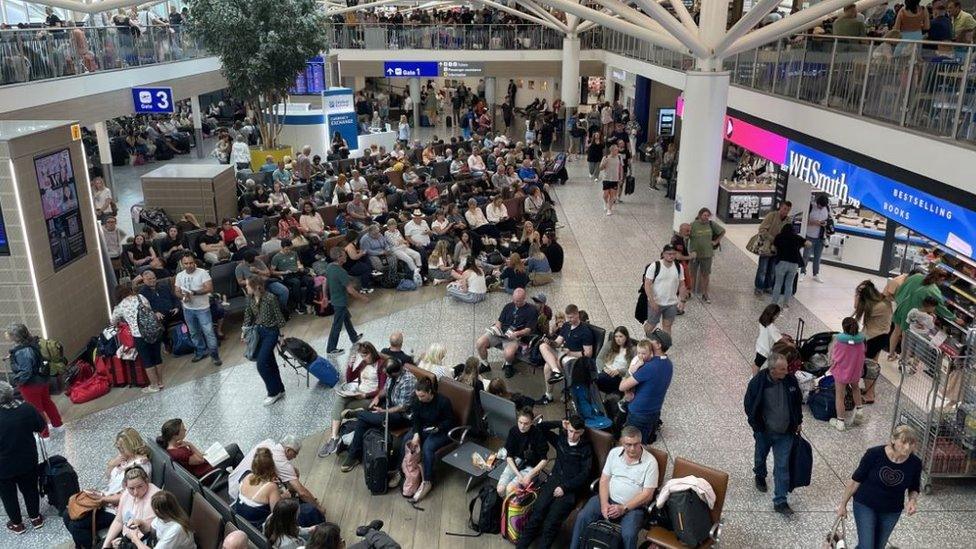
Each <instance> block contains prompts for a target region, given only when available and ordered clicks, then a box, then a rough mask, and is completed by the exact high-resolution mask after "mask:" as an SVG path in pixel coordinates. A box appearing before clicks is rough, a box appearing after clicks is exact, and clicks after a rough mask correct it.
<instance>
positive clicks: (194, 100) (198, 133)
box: [190, 95, 203, 158]
mask: <svg viewBox="0 0 976 549" xmlns="http://www.w3.org/2000/svg"><path fill="white" fill-rule="evenodd" d="M190 117H191V118H192V119H193V138H194V139H196V142H197V146H196V147H194V148H195V149H196V150H197V158H203V111H201V110H200V96H199V95H191V96H190Z"/></svg>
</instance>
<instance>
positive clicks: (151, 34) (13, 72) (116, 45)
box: [0, 26, 208, 85]
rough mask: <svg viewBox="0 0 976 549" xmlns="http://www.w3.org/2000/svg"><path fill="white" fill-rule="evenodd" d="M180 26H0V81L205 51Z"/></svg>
mask: <svg viewBox="0 0 976 549" xmlns="http://www.w3.org/2000/svg"><path fill="white" fill-rule="evenodd" d="M207 55H208V54H207V53H206V52H205V51H204V50H203V49H202V48H201V47H200V46H199V45H198V43H197V41H196V40H195V39H193V38H192V37H191V36H190V33H189V32H185V30H184V29H181V28H180V27H179V26H153V27H147V28H143V29H142V30H141V31H139V30H137V29H134V28H131V27H67V28H51V29H13V30H0V85H8V84H17V83H22V82H36V81H39V80H47V79H51V78H63V77H68V76H76V75H83V74H88V73H93V72H102V71H110V70H116V69H125V68H129V67H142V66H145V65H155V64H158V63H169V62H172V61H184V60H187V59H196V58H200V57H206V56H207Z"/></svg>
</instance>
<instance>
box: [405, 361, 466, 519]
mask: <svg viewBox="0 0 976 549" xmlns="http://www.w3.org/2000/svg"><path fill="white" fill-rule="evenodd" d="M414 394H415V395H416V397H417V398H415V399H414V401H413V402H412V403H411V404H410V420H411V423H412V426H411V428H410V431H408V432H407V436H406V437H405V438H404V440H405V441H406V443H405V444H404V447H406V446H413V448H415V449H417V448H419V449H420V450H421V452H422V453H423V460H422V461H423V482H421V483H420V488H418V489H417V492H416V493H415V494H414V496H413V501H414V503H416V502H418V501H420V500H422V499H423V498H424V496H426V495H427V494H429V493H430V490H431V488H433V483H434V466H435V465H437V450H439V449H441V448H442V447H444V446H446V445H447V444H450V442H451V439H450V438H448V436H447V433H448V431H450V430H451V428H452V427H454V424H455V422H454V409H453V408H452V407H451V401H450V400H448V399H447V397H445V396H444V395H439V394H437V388H436V387H435V385H434V382H433V381H432V380H431V379H430V378H428V377H424V378H421V379H418V380H417V386H416V389H414ZM403 454H406V448H404V451H403V453H402V454H401V455H403Z"/></svg>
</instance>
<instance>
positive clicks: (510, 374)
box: [502, 364, 515, 379]
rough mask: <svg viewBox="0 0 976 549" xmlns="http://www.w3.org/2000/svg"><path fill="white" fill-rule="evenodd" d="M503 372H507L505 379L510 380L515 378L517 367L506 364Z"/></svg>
mask: <svg viewBox="0 0 976 549" xmlns="http://www.w3.org/2000/svg"><path fill="white" fill-rule="evenodd" d="M502 371H503V372H505V377H506V378H509V379H510V378H513V377H515V365H514V364H506V365H505V366H503V367H502Z"/></svg>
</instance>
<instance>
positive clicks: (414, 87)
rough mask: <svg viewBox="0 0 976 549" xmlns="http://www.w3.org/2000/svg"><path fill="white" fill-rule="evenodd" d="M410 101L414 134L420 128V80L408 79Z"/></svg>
mask: <svg viewBox="0 0 976 549" xmlns="http://www.w3.org/2000/svg"><path fill="white" fill-rule="evenodd" d="M410 100H411V101H413V127H414V131H415V132H416V131H417V130H418V129H419V128H420V79H419V78H411V79H410Z"/></svg>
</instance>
